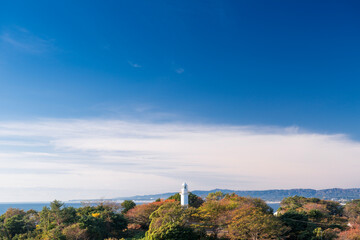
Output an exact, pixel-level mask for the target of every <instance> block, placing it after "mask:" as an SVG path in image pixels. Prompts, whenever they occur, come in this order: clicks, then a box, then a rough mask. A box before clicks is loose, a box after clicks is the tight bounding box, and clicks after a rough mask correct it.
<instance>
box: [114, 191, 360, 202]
mask: <svg viewBox="0 0 360 240" xmlns="http://www.w3.org/2000/svg"><path fill="white" fill-rule="evenodd" d="M217 191H221V192H223V193H236V194H237V195H239V196H249V197H257V198H261V199H263V200H265V201H281V200H282V199H283V198H285V197H290V196H295V195H298V196H303V197H308V198H309V197H316V198H321V199H327V200H342V199H345V200H350V199H360V188H350V189H342V188H331V189H322V190H314V189H289V190H264V191H237V190H229V189H213V190H209V191H200V190H195V191H192V193H194V194H196V195H198V196H201V197H205V196H207V195H208V194H209V193H212V192H217ZM175 193H176V192H172V193H162V194H153V195H143V196H133V197H121V198H116V199H114V200H124V199H132V200H138V201H141V200H144V201H146V200H152V199H157V198H168V197H169V196H171V195H173V194H175Z"/></svg>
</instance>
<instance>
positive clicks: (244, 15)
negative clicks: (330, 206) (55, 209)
mask: <svg viewBox="0 0 360 240" xmlns="http://www.w3.org/2000/svg"><path fill="white" fill-rule="evenodd" d="M359 9H360V8H359V3H358V2H357V1H181V2H174V1H106V2H104V1H91V2H89V1H76V2H74V1H57V2H55V1H37V2H36V4H34V3H33V2H27V1H2V2H1V3H0V110H1V114H0V122H1V124H0V140H1V141H2V145H0V156H1V153H2V154H3V161H8V160H7V158H6V156H8V157H9V155H8V154H15V155H16V154H20V153H21V154H24V153H29V152H31V154H30V155H31V156H32V157H31V158H29V160H28V161H30V162H31V161H40V160H39V159H34V158H33V157H34V153H37V155H36V154H35V155H36V156H42V158H43V157H45V156H48V157H49V156H51V155H52V154H55V155H56V156H58V159H57V160H56V161H55V162H62V161H63V162H69V161H70V159H74V156H75V155H76V156H78V155H81V154H83V155H84V156H87V157H90V156H89V154H90V152H91V154H92V153H93V152H92V151H93V148H92V147H90V146H87V147H84V148H81V147H79V146H77V148H76V150H74V149H72V150H71V151H70V152H71V154H72V155H71V156H69V155H66V154H69V152H68V151H69V149H67V148H66V146H65V145H64V144H63V142H62V141H64V139H67V140H69V139H70V138H71V139H72V140H73V139H75V138H76V139H80V138H81V139H82V137H83V136H84V134H85V133H86V131H87V130H86V129H88V128H87V127H86V126H93V124H94V122H96V124H98V125H96V124H95V125H96V127H94V126H93V127H94V128H97V127H100V126H102V125H103V124H106V123H108V121H111V123H109V126H114V127H115V128H116V126H118V124H119V123H118V122H116V121H120V122H122V123H124V122H125V123H126V124H124V125H122V126H127V128H128V129H130V130H129V131H127V132H126V133H123V132H121V133H119V135H116V137H119V138H120V139H123V138H124V136H129V134H130V135H131V133H132V131H135V130H134V129H138V125H136V126H133V125H131V124H132V123H136V124H140V125H141V126H142V124H149V125H147V126H148V127H154V125H153V124H155V126H156V127H154V128H160V129H161V131H165V130H164V129H168V130H169V132H172V131H174V128H175V129H182V130H181V131H184V132H186V134H190V133H191V132H193V131H199V132H201V133H202V134H204V135H206V136H207V135H208V134H210V133H209V131H210V132H211V134H210V135H211V136H213V137H215V136H217V135H216V134H215V133H214V132H213V130H209V128H210V129H214V128H215V129H218V130H216V131H221V132H225V133H226V134H225V135H226V136H228V134H227V133H229V132H231V131H230V130H229V129H228V128H231V127H235V128H241V129H242V127H244V126H246V127H247V128H246V129H249V128H250V130H249V131H250V132H252V133H254V135H255V136H258V135H261V136H263V134H264V132H265V133H268V132H269V131H270V132H271V134H275V135H276V136H278V135H279V136H289V133H288V132H289V131H288V129H296V130H294V131H293V130H291V131H290V132H291V133H290V135H291V136H298V135H300V136H301V137H303V136H309V137H311V136H314V135H315V136H323V137H325V138H326V139H327V138H329V139H332V140H333V139H334V137H335V138H336V141H338V142H339V146H340V145H341V146H343V145H344V144H345V143H344V142H346V143H349V142H350V143H351V144H355V145H356V144H357V140H358V139H359V138H360V127H359V124H358V122H359V117H360V111H359V103H360V102H359V101H360V95H359V89H360V83H359V77H360V68H359V64H360V45H359V40H360V28H359V24H360V18H359ZM68 121H70V122H71V121H74V123H73V124H75V123H76V122H78V121H82V123H83V125H84V126H85V127H84V126H79V130H78V133H79V134H80V135H81V136H77V135H74V131H75V130H74V131H73V130H71V128H70V127H69V128H66V127H65V130H64V132H68V135H66V136H64V135H61V134H60V135H56V134H55V132H57V130H56V127H55V125H59V126H62V124H67V123H68ZM113 121H115V123H114V122H113ZM127 124H130V125H127ZM167 124H170V126H172V127H169V126H168V125H167ZM39 125H41V126H51V127H49V129H51V131H50V130H49V134H45V133H38V134H35V133H32V134H30V135H31V136H30V137H29V136H27V137H26V136H24V135H26V134H25V133H24V135H21V134H19V131H20V130H19V129H22V130H23V131H25V132H27V131H30V130H32V129H37V128H36V127H39ZM70 125H71V124H70ZM20 126H21V127H20ZM24 126H26V127H24ZM66 126H68V125H66ZM249 126H250V127H249ZM259 128H260V130H259ZM41 129H42V127H41ZM66 129H67V130H66ZM146 129H147V128H146ZM184 129H186V130H184ZM189 129H190V130H189ZM219 129H221V130H219ZM264 129H266V130H264ZM269 129H270V130H269ZM5 130H6V131H5ZM104 131H105V132H107V131H108V130H104ZM216 131H215V132H216ZM40 132H41V131H40ZM75 132H76V131H75ZM114 132H117V131H115V130H114ZM129 132H130V133H129ZM145 132H146V134H145V135H146V136H148V135H151V136H155V135H156V134H155V133H151V134H150V133H149V132H147V131H145ZM1 133H2V135H1ZM52 133H54V134H55V135H56V136H55V137H54V136H53V135H51V134H52ZM236 133H237V134H240V135H241V136H242V135H243V130H241V131H240V130H236V131H234V132H233V133H232V134H236ZM97 134H98V132H93V135H91V136H92V137H94V138H96V136H97ZM109 134H110V133H109ZM154 134H155V135H154ZM186 134H185V135H186ZM213 134H215V135H213ZM303 134H304V135H303ZM85 135H86V134H85ZM110 135H111V134H110ZM175 135H176V134H175ZM210 135H209V136H210ZM265 135H266V134H265ZM176 136H178V135H176ZM181 136H183V135H181ZM191 136H192V135H191ZM339 136H341V137H339ZM112 137H114V136H112V135H111V137H110V136H109V135H106V139H108V140H109V141H111V139H113V138H112ZM143 137H145V136H143V135H142V134H139V135H137V137H136V139H137V140H139V139H141V138H143ZM178 137H179V136H178ZM166 138H169V139H172V138H171V136H168V135H166ZM24 139H25V140H26V141H25V140H24ZM39 139H40V140H39ZM45 139H46V140H45ZM103 139H105V138H103ZM230 139H231V138H226V140H224V142H227V141H230ZM266 139H267V138H266ZM100 140H101V139H100ZM100 140H99V141H100ZM332 140H331V141H332ZM1 141H0V143H1ZM14 141H15V142H16V144H15V143H14ZM24 141H25V142H26V143H27V144H29V143H39V142H40V145H41V146H39V145H36V144H35V145H36V147H35V146H33V147H32V148H30V147H29V146H27V147H26V146H24V144H22V145H21V144H20V143H24ZM94 141H95V140H94ZM194 141H195V140H194ZM309 141H310V140H309ZM10 142H11V144H10ZM59 142H60V143H61V144H60V143H59ZM195 142H196V141H195ZM265 142H267V141H265ZM265 142H264V141H262V140H261V144H264V145H261V144H260V143H259V144H260V145H261V146H264V147H265V146H266V143H265ZM306 142H307V141H305V140H304V143H306ZM310 142H311V141H310ZM75 143H76V144H79V143H78V142H76V141H75V142H74V144H75ZM152 143H153V142H152V141H150V142H149V143H146V144H152ZM326 143H328V141H326ZM9 144H10V145H11V146H10V145H9ZM14 144H15V145H16V146H17V147H16V148H15V147H14ZM19 144H20V145H21V146H20V145H19ZM139 144H141V143H140V142H139ZM25 145H26V144H25ZM44 145H46V146H44ZM104 145H106V144H104ZM120 145H121V144H120ZM255 145H256V144H255V143H254V146H255ZM260 145H259V146H260ZM320 145H321V146H323V143H321V144H320ZM91 146H92V145H91ZM209 146H211V144H209ZM356 146H357V145H356ZM285 147H286V146H285ZM347 147H349V146H347ZM320 148H321V147H320ZM349 148H351V149H352V150H353V149H354V148H353V147H349ZM355 148H356V149H357V147H355ZM59 149H60V150H59ZM96 149H97V150H96V151H98V152H101V153H102V154H101V157H100V156H97V157H96V156H92V157H93V158H94V159H97V160H98V161H100V159H103V158H102V157H103V155H104V154H103V153H104V152H106V151H108V150H106V149H99V148H96ZM119 149H121V150H119ZM230 149H232V148H230ZM235 149H236V148H235V147H234V149H232V150H233V151H234V156H232V157H229V159H233V161H235V160H234V159H238V158H241V153H238V152H236V151H235ZM301 149H302V148H301ZM143 150H144V149H143ZM303 150H304V149H303ZM352 150H351V151H352ZM103 151H104V152H103ZM111 151H115V152H112V154H115V153H118V151H125V152H126V151H129V152H132V150H127V149H124V148H123V147H120V148H115V150H114V149H111ZM139 151H140V152H141V151H142V150H141V149H138V148H136V151H135V152H132V154H133V155H132V156H133V157H135V158H136V156H138V155H137V154H138V153H139ZM144 151H145V152H146V151H149V149H147V150H144ZM204 151H206V150H205V149H204ZM299 151H300V150H299ZM343 151H345V152H346V153H344V154H345V155H346V154H348V155H349V156H352V155H353V154H355V153H353V152H351V153H349V152H348V151H350V150H343V149H342V150H339V152H342V153H343ZM356 151H357V150H356ZM159 152H162V150H160V149H158V152H157V154H155V155H153V156H152V157H153V158H157V157H159V158H161V157H164V156H163V155H161V157H160V155H158V153H159ZM185 152H186V151H185ZM185 152H181V154H180V153H179V152H177V151H175V152H171V154H174V155H176V154H175V153H177V154H178V156H180V155H182V154H184V155H187V154H190V153H186V154H185ZM300 152H301V151H300ZM304 152H306V151H305V150H304ZM39 153H41V154H40V155H39ZM308 153H309V156H310V155H311V154H312V153H314V152H313V151H310V150H309V151H308ZM21 154H20V155H21ZM46 154H50V155H46ZM194 154H195V153H194ZM196 154H197V153H196ZM236 154H240V155H236ZM281 154H285V153H281ZM281 154H280V155H281ZM286 154H289V155H287V156H289V157H290V158H291V156H292V155H291V152H289V153H286ZM286 154H285V155H286ZM20 155H17V157H16V159H20ZM25 155H26V154H25ZM115 155H116V154H115ZM315 155H316V154H313V155H311V156H315ZM11 156H12V157H14V155H11ZM21 156H22V157H24V155H21ZM26 156H29V155H26ZM166 156H168V155H166ZM236 156H238V158H236ZM274 156H278V152H276V154H275V153H274ZM248 157H250V158H251V155H249V156H248ZM201 158H206V156H202V157H201ZM260 158H261V157H259V159H260ZM314 158H315V157H314ZM151 159H152V158H151ZM186 159H187V157H184V158H183V159H182V160H181V159H178V161H180V162H181V161H183V162H182V164H185V162H186V163H189V162H188V161H190V160H189V159H187V160H186ZM19 161H20V160H19ZM41 161H42V162H46V163H47V164H50V163H54V161H53V162H52V160H51V159H47V158H46V159H43V160H41ZM74 161H75V160H73V162H71V161H70V162H71V164H75V162H76V161H75V162H74ZM86 161H87V160H86V157H84V159H83V160H82V164H84V165H83V166H90V165H91V163H90V162H86ZM94 161H95V160H94ZM122 161H123V160H121V161H120V160H119V162H117V166H119V167H122V166H124V162H122ZM134 161H138V159H137V160H134ZM149 161H152V160H149ZM154 161H155V160H154ZM214 161H216V160H214ZM299 161H302V160H299ZM331 161H334V162H333V163H334V164H335V163H336V161H340V157H339V159H337V160H336V159H334V160H331ZM331 161H330V162H331ZM354 161H355V160H354ZM232 163H233V162H231V163H229V164H232ZM353 163H354V162H353ZM19 164H20V163H19ZM69 164H70V163H69ZM163 164H165V165H167V166H170V165H171V166H173V165H174V164H175V163H174V162H171V160H169V161H168V162H165V163H163ZM354 164H355V163H354ZM20 165H21V164H20ZM200 165H201V164H200ZM200 165H199V166H200ZM210 165H211V164H210ZM210 165H209V166H210ZM279 165H281V166H283V164H280V163H279ZM91 166H92V167H94V168H95V165H91ZM201 166H202V167H201V168H204V167H206V166H207V165H201ZM274 166H277V165H276V164H275V165H274ZM304 166H306V167H310V166H308V165H306V164H305V165H304ZM43 168H44V169H45V170H44V171H48V173H50V172H52V171H53V170H54V169H56V168H57V165H54V166H48V167H44V166H43ZM69 168H70V165H69ZM149 168H150V169H154V170H155V169H157V170H158V169H159V168H160V167H159V165H156V164H155V165H151V166H149ZM199 169H200V167H199ZM289 169H290V168H289ZM137 170H139V169H138V168H136V167H134V168H132V169H130V170H129V169H126V170H124V172H126V174H130V172H136V171H137ZM274 170H275V167H274ZM22 171H25V170H21V169H20V170H19V169H18V167H17V166H9V171H8V172H9V173H14V174H19V172H22ZM64 171H65V170H64ZM227 171H228V170H226V169H224V171H223V172H221V173H217V174H219V178H222V179H223V178H224V176H225V175H226V174H227V173H228V172H227ZM304 171H305V170H304ZM199 172H200V170H198V173H199ZM209 172H211V170H210V169H209ZM35 173H36V171H35V172H34V174H35ZM87 174H90V172H88V173H87ZM99 174H100V173H99ZM102 174H105V173H102ZM137 174H138V173H137ZM152 174H153V173H152ZM154 174H155V173H154ZM241 174H243V175H244V176H246V174H245V173H241ZM251 174H253V175H251V176H249V179H251V178H256V176H260V175H259V174H256V173H255V172H253V173H251ZM155 175H156V176H157V177H159V176H162V177H163V175H161V174H159V173H158V172H156V174H155ZM234 175H236V173H234ZM14 176H15V175H14ZM16 176H18V175H16ZM74 176H75V175H74ZM10 177H11V176H10ZM284 177H285V176H284ZM29 178H30V176H29ZM188 178H190V179H191V177H188ZM25 179H26V178H25ZM143 179H147V178H146V177H144V178H143ZM324 179H325V176H324ZM5 180H6V179H5ZM175 180H176V181H180V182H182V179H181V176H179V177H176V178H175V179H174V182H171V183H172V184H175V182H176V181H175ZM232 180H233V179H227V180H226V181H225V180H224V181H223V184H222V185H221V184H220V185H221V186H218V185H216V184H215V183H212V184H209V185H206V184H205V183H204V182H203V181H198V180H196V179H192V180H190V182H191V181H193V185H195V186H196V187H198V188H212V187H222V186H225V187H227V186H229V187H233V188H238V189H240V188H256V189H264V188H272V186H273V188H275V187H279V188H281V187H302V185H301V184H297V183H296V181H295V180H294V182H293V184H292V185H291V184H290V185H286V186H285V185H281V184H280V183H279V182H276V181H275V180H274V182H273V183H274V184H273V185H272V186H271V185H266V184H263V183H258V184H253V185H251V184H250V185H248V186H245V185H233V184H228V183H229V182H231V181H232ZM39 181H40V182H41V180H39ZM74 181H75V180H74ZM79 181H80V180H79ZM264 181H265V180H264ZM266 181H268V180H266ZM324 181H325V180H324ZM357 181H358V182H360V179H358V180H357ZM109 182H111V180H110V179H109ZM159 182H163V180H162V179H161V180H159ZM205 182H206V181H205ZM270 182H271V181H270ZM104 184H105V183H104ZM354 184H355V183H354ZM20 185H21V184H20ZM20 185H19V186H20ZM305 185H306V186H309V187H310V186H311V184H310V183H309V184H305ZM325 185H326V184H319V185H318V186H314V187H327V186H325ZM17 186H18V185H17ZM339 186H340V187H350V186H351V183H345V182H343V183H341V184H339ZM21 187H27V188H28V187H30V186H21ZM32 187H39V186H38V185H37V183H35V182H34V183H33V186H32ZM42 187H46V188H51V189H55V188H56V187H58V188H61V187H64V186H61V184H60V185H59V184H57V183H54V184H53V185H49V186H42ZM135 187H138V186H133V188H135ZM190 187H191V185H190ZM79 188H81V189H83V188H84V185H81V184H79ZM112 188H114V186H113V185H109V186H108V189H109V192H107V193H100V192H101V191H100V190H99V191H100V192H94V193H93V195H91V196H90V197H97V196H98V195H100V194H104V196H113V195H114V196H115V195H116V194H117V193H119V194H120V193H121V194H127V193H129V194H130V193H139V194H141V193H143V192H144V191H145V189H147V188H144V189H141V188H140V187H138V192H136V191H135V192H134V191H130V190H129V189H122V190H121V189H120V190H121V191H122V192H121V191H120V190H119V189H118V190H117V191H118V192H111V189H112ZM170 188H171V187H170V185H169V186H165V187H164V188H158V189H155V190H154V191H156V190H157V191H162V190H171V189H170ZM99 189H100V188H99ZM39 191H40V190H39ZM74 191H75V190H74ZM76 191H77V190H76ZM59 192H61V191H60V190H59ZM71 194H74V192H72V193H68V194H64V195H60V198H61V197H63V198H71V196H73V195H71ZM56 196H57V195H56V194H55V195H54V196H53V195H51V196H49V198H51V197H56ZM79 197H87V195H86V194H85V195H81V196H79ZM13 198H14V199H17V198H16V197H15V196H14V197H13ZM44 198H45V197H44ZM6 200H9V199H6ZM10 200H11V199H10ZM50 200H51V199H50ZM0 201H1V199H0Z"/></svg>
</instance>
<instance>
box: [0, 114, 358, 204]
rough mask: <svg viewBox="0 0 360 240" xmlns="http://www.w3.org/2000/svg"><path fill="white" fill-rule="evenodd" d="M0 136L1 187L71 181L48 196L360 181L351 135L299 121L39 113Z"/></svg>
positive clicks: (5, 126)
mask: <svg viewBox="0 0 360 240" xmlns="http://www.w3.org/2000/svg"><path fill="white" fill-rule="evenodd" d="M0 139H2V141H1V142H0V164H1V165H2V167H3V168H4V169H8V170H9V171H8V174H6V175H3V174H2V175H0V187H4V188H5V187H19V186H20V187H23V188H26V187H31V186H32V187H34V186H35V187H39V188H69V191H68V192H67V193H64V192H63V191H62V192H61V193H60V192H59V193H58V195H56V194H55V195H52V196H53V197H56V198H58V199H62V200H67V199H71V198H74V196H73V195H72V194H73V191H72V190H71V189H75V188H77V189H79V188H80V189H84V190H86V189H87V190H89V191H88V194H86V191H83V192H82V195H81V196H82V197H83V198H99V197H118V196H129V195H132V194H147V193H149V194H150V193H156V192H163V191H177V190H178V189H177V188H178V185H179V183H181V182H182V181H188V182H189V183H190V185H191V187H192V189H211V188H216V187H220V188H232V189H247V190H250V189H270V188H271V189H274V188H298V187H301V188H328V187H355V186H357V185H358V184H359V183H360V176H359V174H358V171H357V169H359V167H360V163H359V162H358V159H357V157H356V156H359V154H360V144H359V143H358V142H356V141H353V140H351V139H349V138H348V137H347V136H345V135H342V134H334V135H327V134H319V133H312V132H304V131H301V130H300V129H299V128H298V127H288V128H281V127H271V126H270V127H269V126H217V125H194V124H185V123H168V124H156V123H142V122H130V121H120V120H81V119H72V120H71V119H70V120H69V119H67V120H65V119H45V120H37V121H29V122H0ZM17 141H19V144H16V142H17ZM8 142H10V143H11V144H12V146H16V148H15V149H14V148H13V147H12V146H9V145H8V144H7V143H8ZM31 142H36V144H35V145H27V144H24V143H31ZM26 169H28V171H26ZM36 169H38V172H41V174H40V175H39V174H36V173H38V172H37V171H36ZM19 173H21V174H19ZM91 189H103V190H104V191H105V192H106V193H107V195H106V196H103V195H101V194H102V193H103V192H98V193H97V192H96V191H95V192H94V191H91ZM9 194H10V193H9ZM100 195H101V196H100ZM36 196H37V195H29V196H28V198H29V199H27V200H31V201H35V200H41V199H37V197H36ZM39 196H42V194H40V195H39ZM76 196H79V195H76ZM14 197H15V195H14ZM42 200H44V199H42ZM46 200H52V199H46ZM0 201H3V200H2V199H1V197H0Z"/></svg>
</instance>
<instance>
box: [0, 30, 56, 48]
mask: <svg viewBox="0 0 360 240" xmlns="http://www.w3.org/2000/svg"><path fill="white" fill-rule="evenodd" d="M0 39H1V41H2V43H3V44H6V45H9V46H12V47H13V48H15V49H17V50H19V51H24V52H27V53H32V54H40V53H44V52H48V51H50V50H52V49H54V45H53V40H51V39H46V38H42V37H39V36H36V35H35V34H33V33H31V32H30V31H28V30H27V29H25V28H20V27H17V28H12V29H10V30H9V29H7V30H4V31H3V32H2V33H1V35H0Z"/></svg>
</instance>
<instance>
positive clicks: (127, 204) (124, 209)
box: [121, 200, 136, 214]
mask: <svg viewBox="0 0 360 240" xmlns="http://www.w3.org/2000/svg"><path fill="white" fill-rule="evenodd" d="M135 206H136V203H135V202H134V201H132V200H125V201H123V202H122V203H121V207H122V211H121V213H122V214H125V213H127V212H128V211H129V210H130V209H133V208H134V207H135Z"/></svg>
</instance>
